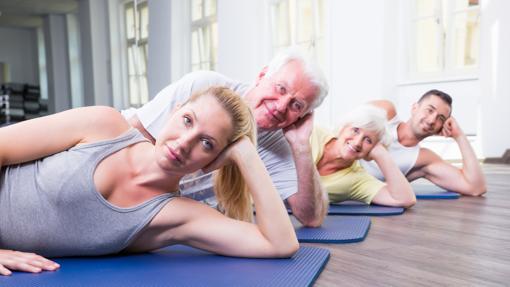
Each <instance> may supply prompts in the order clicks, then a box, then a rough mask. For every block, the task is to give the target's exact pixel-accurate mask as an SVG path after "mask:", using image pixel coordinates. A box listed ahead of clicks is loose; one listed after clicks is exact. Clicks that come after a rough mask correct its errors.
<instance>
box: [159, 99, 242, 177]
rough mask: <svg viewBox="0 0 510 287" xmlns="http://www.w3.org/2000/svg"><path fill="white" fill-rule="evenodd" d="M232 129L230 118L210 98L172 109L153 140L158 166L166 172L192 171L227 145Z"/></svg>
mask: <svg viewBox="0 0 510 287" xmlns="http://www.w3.org/2000/svg"><path fill="white" fill-rule="evenodd" d="M232 129H233V127H232V120H231V118H230V115H229V114H227V112H226V111H225V109H224V108H223V107H222V106H221V105H220V104H219V103H218V101H217V100H216V98H214V96H211V95H203V96H201V97H199V98H198V99H197V100H195V101H194V102H190V103H187V104H186V105H184V106H182V107H180V108H176V109H175V110H174V112H173V113H172V114H171V115H170V117H169V118H168V121H167V124H166V125H165V127H164V128H163V130H162V132H161V134H160V136H159V137H158V139H157V140H156V158H157V162H158V165H159V166H160V167H161V168H162V169H163V170H164V171H166V172H170V173H178V174H188V173H191V172H195V171H197V170H199V169H201V168H203V167H205V166H206V165H207V164H209V163H210V162H212V161H213V160H214V159H215V158H216V157H217V156H218V154H219V153H220V152H221V151H222V150H223V149H224V148H225V147H226V146H227V143H228V139H229V138H230V136H231V134H232V132H233V131H232Z"/></svg>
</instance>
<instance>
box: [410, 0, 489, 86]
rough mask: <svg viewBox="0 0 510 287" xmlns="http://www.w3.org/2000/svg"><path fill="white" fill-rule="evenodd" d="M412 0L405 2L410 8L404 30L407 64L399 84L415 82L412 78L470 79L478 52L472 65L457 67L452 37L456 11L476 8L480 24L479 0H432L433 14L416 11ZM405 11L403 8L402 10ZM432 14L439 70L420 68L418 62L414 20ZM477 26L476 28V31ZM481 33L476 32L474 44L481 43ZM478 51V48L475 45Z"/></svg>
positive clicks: (474, 9)
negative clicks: (462, 4)
mask: <svg viewBox="0 0 510 287" xmlns="http://www.w3.org/2000/svg"><path fill="white" fill-rule="evenodd" d="M418 1H419V0H414V1H412V3H411V4H410V5H409V6H408V11H409V12H410V13H409V14H408V15H409V18H408V19H407V20H406V21H407V23H410V25H409V27H410V28H409V30H408V32H407V42H408V46H409V51H408V53H407V61H406V62H407V65H406V72H405V80H404V81H402V83H401V84H408V83H415V82H446V81H459V80H460V81H462V80H471V79H477V78H478V71H479V61H480V57H479V54H478V57H477V60H478V61H477V63H476V64H475V65H472V66H468V65H465V66H462V67H457V66H456V63H455V56H456V54H455V37H456V36H457V34H456V32H455V31H454V29H455V25H454V24H455V23H454V22H455V15H457V14H460V13H468V12H469V11H475V12H477V15H476V17H478V19H477V23H478V27H479V26H480V21H481V17H480V7H481V5H480V3H478V4H477V5H475V6H471V7H469V6H468V7H466V8H460V9H459V8H458V7H456V3H455V2H454V1H450V0H434V1H435V3H436V5H435V6H436V7H435V9H434V10H435V11H434V12H433V14H432V15H422V16H420V15H417V14H418V11H417V2H418ZM404 11H405V10H404ZM427 18H432V19H435V21H436V23H437V25H438V30H439V32H438V35H437V39H438V47H437V51H438V58H439V59H438V70H436V71H419V70H418V69H419V68H418V62H417V53H418V51H417V47H416V45H417V42H418V40H417V39H418V37H419V35H418V32H417V31H416V27H417V24H416V23H417V22H418V21H420V20H423V19H427ZM479 31H480V30H478V33H479ZM479 39H480V36H479V34H478V42H477V43H476V45H478V47H479V45H480V41H479ZM478 51H479V48H478Z"/></svg>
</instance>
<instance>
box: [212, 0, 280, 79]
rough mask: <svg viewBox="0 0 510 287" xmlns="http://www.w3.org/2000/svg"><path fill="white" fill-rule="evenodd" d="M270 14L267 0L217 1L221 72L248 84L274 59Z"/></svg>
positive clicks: (218, 66)
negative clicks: (268, 15) (269, 22)
mask: <svg viewBox="0 0 510 287" xmlns="http://www.w3.org/2000/svg"><path fill="white" fill-rule="evenodd" d="M267 11H269V10H268V7H267V5H266V3H265V1H259V0H243V1H238V0H219V1H218V18H217V19H218V64H217V68H216V70H217V71H218V72H220V73H223V74H225V75H227V76H229V77H231V78H233V79H236V80H239V81H243V82H247V83H251V82H253V81H254V80H255V79H256V77H257V75H258V73H259V72H260V71H261V70H262V68H263V67H264V66H265V65H266V64H267V63H268V62H269V60H270V58H271V56H272V55H271V45H270V43H269V37H270V34H269V30H268V29H269V28H268V25H267V23H268V19H267V14H268V13H267Z"/></svg>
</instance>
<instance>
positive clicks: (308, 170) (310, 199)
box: [284, 114, 329, 227]
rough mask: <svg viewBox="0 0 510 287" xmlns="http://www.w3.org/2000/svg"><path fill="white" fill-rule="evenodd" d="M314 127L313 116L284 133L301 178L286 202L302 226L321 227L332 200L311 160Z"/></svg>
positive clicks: (307, 117) (305, 118)
mask: <svg viewBox="0 0 510 287" xmlns="http://www.w3.org/2000/svg"><path fill="white" fill-rule="evenodd" d="M312 127H313V118H312V115H311V114H310V115H307V116H305V117H304V118H303V119H301V120H300V121H299V122H297V123H295V124H293V125H292V126H290V127H288V128H286V129H285V131H284V132H285V138H286V139H287V141H288V142H289V144H290V147H291V149H292V154H293V157H294V162H295V164H296V173H297V178H298V191H297V192H296V193H295V194H293V195H291V196H290V197H289V198H287V202H288V203H289V205H290V207H291V209H292V213H293V214H294V216H295V217H296V218H297V219H298V220H299V221H300V222H301V223H302V224H303V225H305V226H310V227H318V226H320V225H321V224H322V222H323V221H324V217H325V216H326V214H327V211H328V206H329V201H328V196H327V194H326V192H325V190H324V188H323V187H322V185H321V183H320V176H319V173H318V172H317V169H316V168H315V165H314V163H313V160H312V149H311V146H310V134H311V131H312Z"/></svg>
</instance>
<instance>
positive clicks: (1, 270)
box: [0, 249, 60, 276]
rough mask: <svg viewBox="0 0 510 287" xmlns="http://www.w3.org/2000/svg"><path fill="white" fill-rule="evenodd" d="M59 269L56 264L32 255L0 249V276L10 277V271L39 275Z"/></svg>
mask: <svg viewBox="0 0 510 287" xmlns="http://www.w3.org/2000/svg"><path fill="white" fill-rule="evenodd" d="M58 268H60V265H59V264H58V263H56V262H53V261H51V260H48V259H46V258H44V257H42V256H40V255H37V254H34V253H27V252H20V251H14V250H5V249H0V274H1V275H4V276H8V275H11V274H12V272H11V270H17V271H24V272H31V273H39V272H41V271H55V270H57V269H58Z"/></svg>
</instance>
